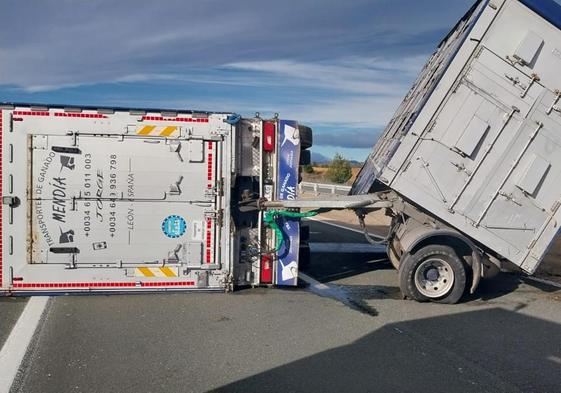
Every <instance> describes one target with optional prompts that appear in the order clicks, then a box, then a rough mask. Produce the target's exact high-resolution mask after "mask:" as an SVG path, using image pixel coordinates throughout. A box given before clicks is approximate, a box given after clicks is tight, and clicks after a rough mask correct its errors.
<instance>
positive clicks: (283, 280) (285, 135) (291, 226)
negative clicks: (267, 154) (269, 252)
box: [275, 120, 300, 286]
mask: <svg viewBox="0 0 561 393" xmlns="http://www.w3.org/2000/svg"><path fill="white" fill-rule="evenodd" d="M278 146H279V147H278V154H279V171H278V180H277V181H278V183H277V184H278V187H277V198H278V199H279V200H287V199H288V200H290V199H295V198H296V190H297V187H298V167H299V164H300V136H299V133H298V123H296V122H295V121H291V120H281V121H280V122H279V132H278ZM278 224H279V226H280V227H281V229H282V232H283V234H284V243H283V245H282V247H281V249H280V250H279V252H278V254H277V256H278V262H277V268H276V282H275V284H277V285H282V286H296V285H297V284H298V254H299V250H300V220H299V219H293V218H283V219H281V220H279V223H278Z"/></svg>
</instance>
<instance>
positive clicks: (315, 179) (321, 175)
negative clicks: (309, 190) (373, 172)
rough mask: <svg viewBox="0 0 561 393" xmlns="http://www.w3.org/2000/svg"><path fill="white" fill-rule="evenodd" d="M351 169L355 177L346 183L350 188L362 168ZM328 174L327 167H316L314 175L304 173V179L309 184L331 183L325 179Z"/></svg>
mask: <svg viewBox="0 0 561 393" xmlns="http://www.w3.org/2000/svg"><path fill="white" fill-rule="evenodd" d="M351 169H352V171H353V175H352V176H351V179H350V180H349V181H348V182H347V183H346V184H347V185H349V186H350V185H351V184H353V182H354V181H355V179H356V177H357V175H358V172H359V171H360V168H358V167H354V168H351ZM326 172H327V167H323V166H315V167H314V173H304V172H302V179H304V181H305V182H309V183H331V182H330V181H329V180H328V179H326V178H325V173H326Z"/></svg>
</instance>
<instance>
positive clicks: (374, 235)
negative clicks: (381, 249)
mask: <svg viewBox="0 0 561 393" xmlns="http://www.w3.org/2000/svg"><path fill="white" fill-rule="evenodd" d="M307 220H312V221H316V222H319V223H321V224H325V225H331V226H333V227H337V228H340V229H346V230H347V231H351V232H356V233H360V234H361V235H364V231H362V230H360V229H355V228H349V227H346V226H344V225H340V224H335V223H332V222H329V221H324V220H320V219H319V218H315V217H308V218H307ZM369 235H370V236H372V237H375V238H378V239H382V237H380V235H379V234H376V233H369Z"/></svg>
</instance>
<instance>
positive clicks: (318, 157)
mask: <svg viewBox="0 0 561 393" xmlns="http://www.w3.org/2000/svg"><path fill="white" fill-rule="evenodd" d="M312 162H313V163H314V164H319V165H324V164H329V163H330V162H331V158H330V157H326V156H324V155H323V154H321V153H316V152H315V151H312ZM349 162H350V163H351V166H353V167H362V165H363V164H364V163H363V162H361V161H356V160H349Z"/></svg>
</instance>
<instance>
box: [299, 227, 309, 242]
mask: <svg viewBox="0 0 561 393" xmlns="http://www.w3.org/2000/svg"><path fill="white" fill-rule="evenodd" d="M309 240H310V226H309V225H302V226H301V227H300V242H301V243H307V242H308V241H309Z"/></svg>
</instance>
